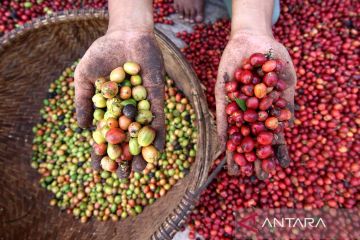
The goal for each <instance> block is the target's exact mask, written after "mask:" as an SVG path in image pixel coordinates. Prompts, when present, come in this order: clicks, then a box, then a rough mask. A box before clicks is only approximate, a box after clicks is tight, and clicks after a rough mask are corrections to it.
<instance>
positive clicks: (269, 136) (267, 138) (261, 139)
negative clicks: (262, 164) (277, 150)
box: [256, 132, 274, 145]
mask: <svg viewBox="0 0 360 240" xmlns="http://www.w3.org/2000/svg"><path fill="white" fill-rule="evenodd" d="M273 139H274V134H273V133H271V132H261V133H259V134H258V135H257V137H256V141H257V142H258V143H259V144H261V145H270V144H271V143H272V141H273Z"/></svg>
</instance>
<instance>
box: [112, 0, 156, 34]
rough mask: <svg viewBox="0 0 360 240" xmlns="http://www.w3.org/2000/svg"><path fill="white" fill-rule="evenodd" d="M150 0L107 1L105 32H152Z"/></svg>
mask: <svg viewBox="0 0 360 240" xmlns="http://www.w3.org/2000/svg"><path fill="white" fill-rule="evenodd" d="M153 30H154V21H153V9H152V0H131V1H128V0H109V26H108V30H107V32H108V33H110V32H118V31H122V32H152V31H153Z"/></svg>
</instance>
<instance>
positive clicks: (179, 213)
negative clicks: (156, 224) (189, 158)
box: [151, 158, 226, 240]
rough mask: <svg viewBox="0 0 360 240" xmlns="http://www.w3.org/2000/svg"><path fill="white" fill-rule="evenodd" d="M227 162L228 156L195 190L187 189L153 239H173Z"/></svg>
mask: <svg viewBox="0 0 360 240" xmlns="http://www.w3.org/2000/svg"><path fill="white" fill-rule="evenodd" d="M225 163H226V158H224V159H223V160H222V161H221V162H220V164H219V165H218V166H216V168H215V169H214V171H212V173H211V174H210V176H209V177H208V179H207V180H206V182H205V183H204V184H203V185H201V186H200V187H199V188H198V189H197V190H196V191H195V192H191V191H189V190H187V191H186V192H185V195H184V197H183V198H182V200H181V201H180V204H179V205H178V207H177V208H176V209H175V210H174V212H173V213H172V214H170V216H168V217H167V218H166V219H165V222H164V223H163V224H162V225H161V226H160V228H159V229H158V231H156V232H155V233H154V234H153V236H152V237H151V239H152V240H163V239H166V240H171V239H173V238H174V236H175V234H176V233H177V232H178V231H179V230H181V229H183V228H184V226H185V224H186V222H187V217H188V216H189V214H190V213H191V212H192V210H193V209H194V208H195V205H196V202H197V200H198V199H199V196H200V194H201V193H202V191H203V190H204V189H205V188H207V186H208V185H209V184H210V183H211V182H212V180H214V178H215V177H216V176H217V175H218V173H219V172H220V171H221V169H222V168H223V167H224V165H225Z"/></svg>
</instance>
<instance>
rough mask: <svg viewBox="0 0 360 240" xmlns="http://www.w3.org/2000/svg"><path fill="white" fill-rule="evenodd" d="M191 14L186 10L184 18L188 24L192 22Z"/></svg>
mask: <svg viewBox="0 0 360 240" xmlns="http://www.w3.org/2000/svg"><path fill="white" fill-rule="evenodd" d="M190 12H191V11H190V9H188V8H185V9H184V18H185V21H186V22H189V21H190Z"/></svg>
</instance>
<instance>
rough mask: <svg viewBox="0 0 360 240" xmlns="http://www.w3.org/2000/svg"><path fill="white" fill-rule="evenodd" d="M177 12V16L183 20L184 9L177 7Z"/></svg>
mask: <svg viewBox="0 0 360 240" xmlns="http://www.w3.org/2000/svg"><path fill="white" fill-rule="evenodd" d="M177 12H178V14H179V18H180V19H183V18H184V8H183V7H182V6H180V5H179V7H178V10H177Z"/></svg>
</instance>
